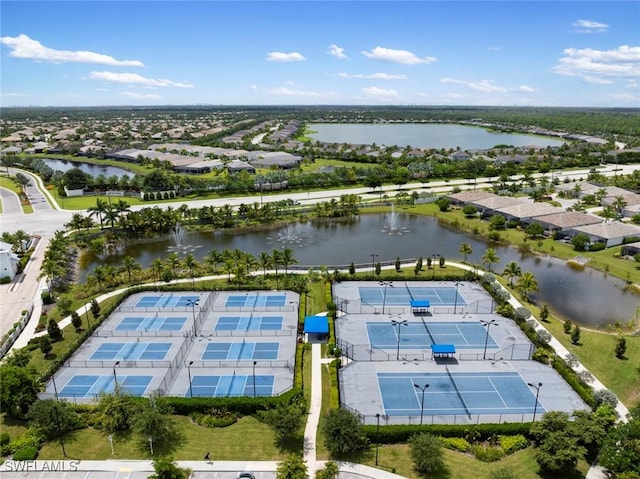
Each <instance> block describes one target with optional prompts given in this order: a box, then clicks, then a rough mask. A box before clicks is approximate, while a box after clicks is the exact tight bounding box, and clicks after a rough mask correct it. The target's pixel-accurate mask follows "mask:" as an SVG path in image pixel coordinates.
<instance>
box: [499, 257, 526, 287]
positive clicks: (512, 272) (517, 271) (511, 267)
mask: <svg viewBox="0 0 640 479" xmlns="http://www.w3.org/2000/svg"><path fill="white" fill-rule="evenodd" d="M502 276H504V277H505V278H508V279H509V286H511V287H512V288H513V279H514V278H517V277H519V276H522V268H520V265H519V264H518V263H516V262H515V261H510V262H509V263H507V266H505V268H504V271H503V272H502Z"/></svg>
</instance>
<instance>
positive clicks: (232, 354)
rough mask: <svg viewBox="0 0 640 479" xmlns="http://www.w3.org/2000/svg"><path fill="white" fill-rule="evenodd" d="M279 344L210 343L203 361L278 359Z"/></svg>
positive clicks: (203, 355)
mask: <svg viewBox="0 0 640 479" xmlns="http://www.w3.org/2000/svg"><path fill="white" fill-rule="evenodd" d="M279 348H280V344H279V343H247V342H244V341H243V342H241V343H209V344H207V348H206V349H205V350H204V352H203V353H202V359H203V360H214V359H216V360H223V361H224V360H250V359H278V350H279Z"/></svg>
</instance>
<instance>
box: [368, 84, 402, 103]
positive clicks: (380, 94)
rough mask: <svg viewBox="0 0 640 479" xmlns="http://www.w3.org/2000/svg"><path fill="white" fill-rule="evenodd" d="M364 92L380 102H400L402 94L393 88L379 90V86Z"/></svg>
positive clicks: (371, 87)
mask: <svg viewBox="0 0 640 479" xmlns="http://www.w3.org/2000/svg"><path fill="white" fill-rule="evenodd" d="M362 92H363V93H364V94H365V95H367V96H370V97H375V98H377V99H378V100H400V99H401V97H400V94H399V93H398V92H397V91H396V90H394V89H392V88H379V87H377V86H370V87H366V88H363V89H362Z"/></svg>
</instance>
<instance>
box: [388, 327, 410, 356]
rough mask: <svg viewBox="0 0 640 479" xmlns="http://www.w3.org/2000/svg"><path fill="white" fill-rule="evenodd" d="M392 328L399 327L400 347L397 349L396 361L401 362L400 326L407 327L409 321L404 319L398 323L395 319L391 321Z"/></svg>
mask: <svg viewBox="0 0 640 479" xmlns="http://www.w3.org/2000/svg"><path fill="white" fill-rule="evenodd" d="M391 325H392V326H398V335H397V336H398V346H397V348H396V361H398V360H400V326H406V325H407V320H406V319H403V320H402V321H396V320H395V319H392V320H391Z"/></svg>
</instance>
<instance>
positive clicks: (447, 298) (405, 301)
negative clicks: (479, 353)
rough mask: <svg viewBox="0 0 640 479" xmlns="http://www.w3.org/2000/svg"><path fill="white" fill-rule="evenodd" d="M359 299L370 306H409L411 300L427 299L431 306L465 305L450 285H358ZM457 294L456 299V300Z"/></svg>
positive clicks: (460, 296)
mask: <svg viewBox="0 0 640 479" xmlns="http://www.w3.org/2000/svg"><path fill="white" fill-rule="evenodd" d="M358 293H359V295H360V301H362V302H363V303H364V304H368V305H370V306H380V305H383V304H386V305H388V306H409V304H410V303H411V301H412V300H413V301H429V302H430V303H431V305H432V306H453V305H457V306H461V307H462V306H465V305H466V304H467V303H466V302H465V300H464V298H463V297H462V295H461V294H460V293H459V292H457V291H456V288H451V287H425V286H408V285H406V286H405V285H401V284H400V283H398V284H394V285H393V286H388V287H386V288H385V287H384V286H360V287H358ZM456 296H457V300H456Z"/></svg>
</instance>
